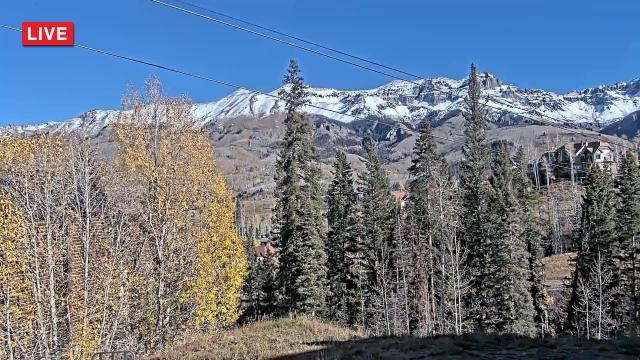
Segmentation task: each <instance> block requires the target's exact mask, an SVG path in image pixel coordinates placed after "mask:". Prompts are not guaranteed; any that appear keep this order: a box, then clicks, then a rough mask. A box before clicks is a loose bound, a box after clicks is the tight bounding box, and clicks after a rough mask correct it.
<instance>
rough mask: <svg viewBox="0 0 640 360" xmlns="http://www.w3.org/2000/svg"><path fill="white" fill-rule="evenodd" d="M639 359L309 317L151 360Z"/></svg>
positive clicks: (609, 347) (573, 345) (639, 349)
mask: <svg viewBox="0 0 640 360" xmlns="http://www.w3.org/2000/svg"><path fill="white" fill-rule="evenodd" d="M427 358H428V359H521V358H529V359H638V358H640V343H639V342H638V341H635V340H619V341H586V340H583V339H576V338H567V337H564V338H554V339H551V338H549V339H544V340H539V339H530V338H525V337H517V336H497V335H476V334H472V335H464V336H437V337H430V338H413V337H383V338H363V337H362V336H361V334H359V333H358V332H356V331H353V330H349V329H346V328H343V327H339V326H336V325H333V324H328V323H323V322H320V321H317V320H313V319H310V318H306V317H298V318H295V319H294V318H282V319H277V320H270V321H261V322H256V323H253V324H249V325H245V326H242V327H240V328H237V329H233V330H229V331H227V332H223V333H220V334H216V335H209V336H203V337H199V338H196V339H194V340H192V341H187V342H184V343H183V344H180V345H177V346H174V347H172V348H171V349H167V350H165V351H163V352H161V353H159V354H157V355H155V356H153V357H150V358H148V359H156V360H160V359H166V360H172V359H187V360H195V359H283V360H284V359H427Z"/></svg>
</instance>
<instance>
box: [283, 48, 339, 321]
mask: <svg viewBox="0 0 640 360" xmlns="http://www.w3.org/2000/svg"><path fill="white" fill-rule="evenodd" d="M284 84H285V87H284V88H283V89H282V90H281V91H280V93H279V95H280V96H281V97H283V98H285V99H286V117H285V120H284V122H285V126H286V132H285V135H284V145H283V148H282V150H281V151H280V154H279V156H278V160H277V163H276V190H275V195H276V200H277V201H276V206H275V208H274V215H275V216H274V230H275V231H274V233H273V236H274V240H275V241H276V242H277V243H278V244H279V246H280V258H279V263H280V268H279V273H278V279H279V282H280V285H281V289H282V292H283V293H282V308H283V310H284V311H286V312H296V313H304V314H309V315H312V316H314V315H322V314H324V312H325V310H326V296H327V283H326V275H327V267H326V261H327V256H326V252H325V240H324V237H325V233H324V229H323V210H322V205H323V201H322V195H321V194H322V193H321V189H320V182H319V181H320V169H319V168H318V166H317V165H316V164H315V161H317V156H316V153H315V148H314V146H313V144H312V142H311V126H310V124H309V121H308V119H307V118H306V117H305V116H304V115H303V114H302V113H301V112H300V108H301V107H302V106H303V105H304V104H305V103H306V102H307V100H306V99H305V97H306V86H305V85H304V79H303V78H302V76H301V75H300V70H299V68H298V64H297V63H296V62H295V61H294V60H291V64H290V65H289V70H288V73H287V75H285V77H284Z"/></svg>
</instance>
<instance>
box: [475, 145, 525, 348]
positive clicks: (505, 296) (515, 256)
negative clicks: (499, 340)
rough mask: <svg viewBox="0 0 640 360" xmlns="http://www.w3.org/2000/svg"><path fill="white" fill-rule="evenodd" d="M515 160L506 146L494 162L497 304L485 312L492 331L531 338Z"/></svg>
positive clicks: (491, 288) (492, 268)
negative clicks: (515, 181) (514, 177)
mask: <svg viewBox="0 0 640 360" xmlns="http://www.w3.org/2000/svg"><path fill="white" fill-rule="evenodd" d="M512 166H513V164H512V161H511V159H510V157H509V155H508V154H507V150H506V149H505V146H504V144H501V145H500V148H499V150H498V154H497V156H496V159H495V161H494V163H493V175H492V177H491V190H492V191H491V202H490V205H489V216H490V218H489V222H490V224H491V228H490V231H489V237H490V243H489V244H490V246H491V248H492V249H491V250H492V251H491V254H492V256H491V259H490V260H489V263H488V264H487V267H488V268H489V279H490V280H489V281H488V282H487V283H486V286H487V287H488V289H487V290H488V292H489V294H491V295H492V298H493V299H494V301H495V303H494V306H492V307H491V308H489V309H485V312H487V313H488V315H489V318H488V319H487V320H486V323H487V324H489V325H490V326H489V328H488V329H489V330H492V331H496V332H498V333H509V334H519V335H526V336H532V335H534V334H535V329H534V323H533V319H534V309H533V301H532V298H531V283H530V281H529V274H530V271H529V254H528V252H527V247H526V246H527V244H526V243H525V239H524V238H523V235H524V233H523V230H522V224H521V223H520V220H521V214H520V209H519V207H518V204H517V202H516V197H515V192H514V189H513V172H512Z"/></svg>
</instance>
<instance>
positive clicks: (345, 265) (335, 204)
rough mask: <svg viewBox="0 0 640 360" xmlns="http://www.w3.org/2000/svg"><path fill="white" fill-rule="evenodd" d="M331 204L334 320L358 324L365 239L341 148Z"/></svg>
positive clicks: (330, 272)
mask: <svg viewBox="0 0 640 360" xmlns="http://www.w3.org/2000/svg"><path fill="white" fill-rule="evenodd" d="M333 167H334V178H333V182H332V183H331V186H330V187H329V192H328V198H327V204H328V212H327V220H328V226H329V231H328V234H327V255H328V265H329V266H328V277H329V287H330V296H329V313H330V314H331V318H332V320H334V321H339V322H341V323H344V324H347V325H351V326H354V325H356V324H358V323H359V322H360V319H361V318H362V315H361V308H362V304H361V300H360V294H359V284H360V282H361V280H362V279H361V274H362V269H361V264H360V263H361V260H362V243H361V235H360V234H361V228H360V218H359V208H358V197H357V194H356V191H355V189H354V183H353V172H352V169H351V165H350V164H349V162H348V161H347V157H346V155H345V154H344V153H343V152H338V154H337V155H336V162H335V163H334V165H333Z"/></svg>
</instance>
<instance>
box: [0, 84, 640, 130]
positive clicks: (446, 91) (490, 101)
mask: <svg viewBox="0 0 640 360" xmlns="http://www.w3.org/2000/svg"><path fill="white" fill-rule="evenodd" d="M480 81H481V84H482V86H483V89H484V92H483V96H484V98H485V101H486V103H487V110H488V115H489V118H490V120H491V121H492V122H494V123H495V124H496V125H498V126H508V125H516V124H521V123H523V122H528V123H531V122H536V120H539V121H537V122H538V123H560V124H563V125H565V126H573V127H581V128H584V127H587V128H592V129H600V128H602V127H604V126H607V125H609V124H611V123H612V122H614V121H616V120H619V119H621V118H623V117H624V116H626V115H628V114H630V113H632V112H634V111H637V110H640V78H638V79H635V80H633V81H630V82H621V83H618V84H615V85H607V86H605V85H602V86H598V87H594V88H588V89H584V90H577V91H573V92H570V93H567V94H563V95H560V94H556V93H553V92H549V91H545V90H539V89H522V88H519V87H517V86H514V85H508V84H504V83H503V82H502V81H501V80H500V79H498V78H497V77H496V76H495V75H493V74H490V73H480ZM277 93H278V89H276V90H274V91H272V92H271V93H268V94H258V93H255V92H252V91H249V90H237V91H235V92H233V93H231V94H230V95H228V96H226V97H224V98H222V99H220V100H218V101H213V102H210V103H203V104H195V105H194V108H193V114H194V117H195V118H197V119H198V121H199V122H200V123H201V124H202V125H203V126H204V125H210V124H212V123H216V122H218V121H220V120H221V119H228V118H238V117H266V116H270V115H274V114H277V113H280V112H282V111H283V110H284V102H283V101H282V100H280V99H278V97H277ZM466 93H467V80H466V79H461V80H454V79H449V78H445V77H438V78H433V79H420V80H415V81H413V82H405V81H399V80H396V81H392V82H390V83H388V84H386V85H383V86H381V87H378V88H375V89H369V90H336V89H321V88H310V89H309V100H310V105H311V106H307V107H305V109H304V110H305V111H306V112H308V113H310V114H313V115H318V116H321V117H324V118H326V119H330V120H335V121H338V122H341V123H354V122H355V123H357V122H363V120H366V121H367V122H373V123H375V122H376V121H378V125H376V126H379V125H381V124H382V123H383V122H384V123H391V127H393V126H394V125H396V124H399V123H401V124H404V125H406V126H409V127H414V126H416V125H417V124H418V123H419V122H420V121H423V120H425V119H426V120H430V121H432V122H434V124H435V125H437V124H438V123H441V122H443V121H445V120H446V119H449V118H451V117H453V116H455V115H457V114H459V113H460V111H461V110H462V109H463V108H464V96H465V95H466ZM117 118H118V115H117V111H113V110H93V111H91V112H88V113H85V114H83V115H81V116H80V117H78V118H74V119H70V120H67V121H63V122H51V123H46V124H43V125H28V126H8V127H5V128H3V129H0V133H1V132H13V133H20V132H33V131H42V130H46V131H77V130H80V131H83V132H85V133H86V134H88V135H89V136H96V135H97V134H98V133H99V132H100V131H101V130H102V129H104V128H106V127H107V126H109V125H111V124H113V123H114V122H116V121H117ZM376 126H373V127H376ZM360 127H362V126H360ZM369 127H370V128H371V127H372V126H369ZM388 127H389V126H387V128H388Z"/></svg>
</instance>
